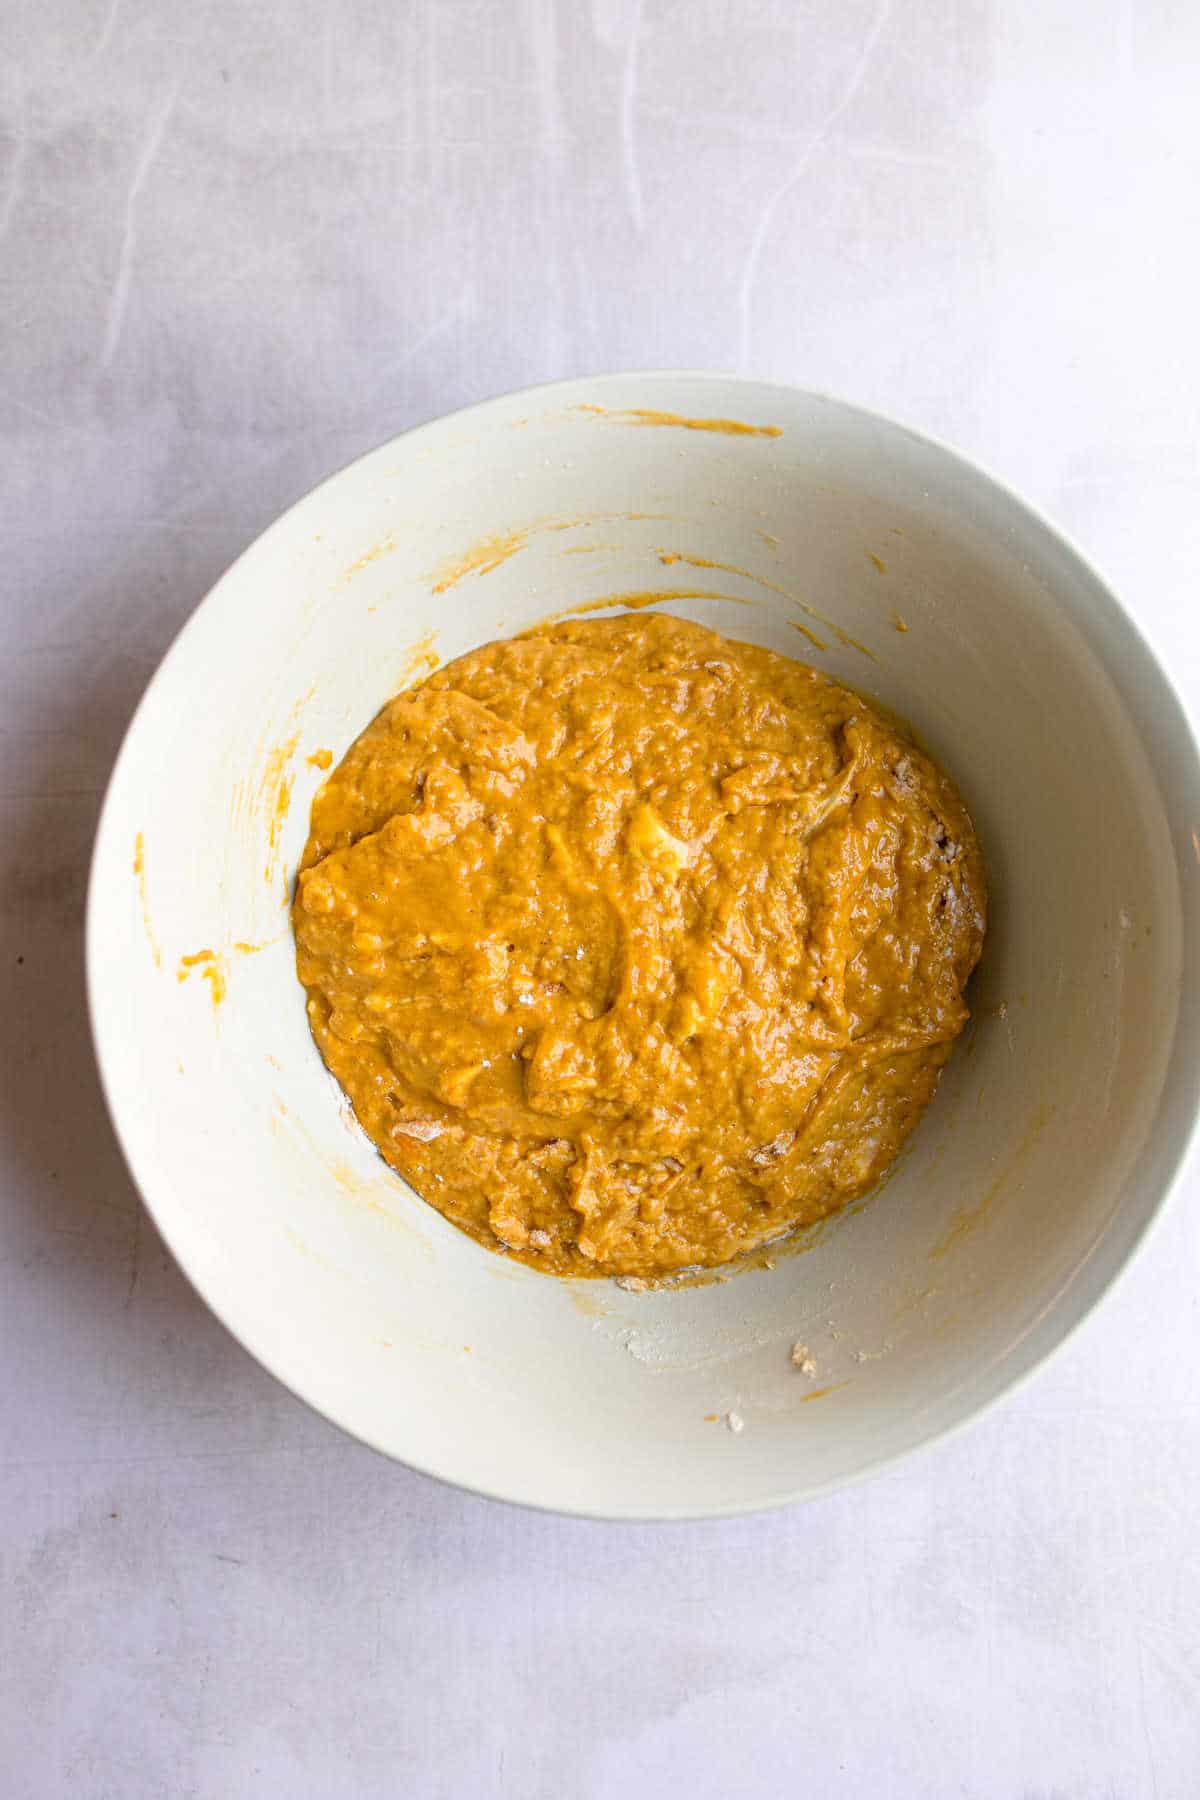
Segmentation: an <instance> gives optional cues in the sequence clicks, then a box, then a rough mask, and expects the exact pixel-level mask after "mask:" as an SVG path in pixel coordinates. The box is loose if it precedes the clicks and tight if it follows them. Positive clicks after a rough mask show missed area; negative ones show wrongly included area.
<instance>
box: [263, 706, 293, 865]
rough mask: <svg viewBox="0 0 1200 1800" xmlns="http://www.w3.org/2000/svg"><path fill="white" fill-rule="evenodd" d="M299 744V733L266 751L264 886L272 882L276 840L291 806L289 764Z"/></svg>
mask: <svg viewBox="0 0 1200 1800" xmlns="http://www.w3.org/2000/svg"><path fill="white" fill-rule="evenodd" d="M299 742H300V734H299V732H293V734H292V736H291V737H289V738H285V739H284V740H283V742H282V743H281V744H276V745H275V746H274V747H273V748H272V749H270V750H268V751H267V760H266V768H265V772H264V775H263V799H264V801H265V803H266V806H267V860H266V862H265V864H264V865H263V880H264V881H266V882H271V881H274V879H275V871H276V868H277V866H278V863H279V846H280V840H281V839H282V837H283V828H284V826H285V824H286V823H287V816H288V809H289V807H290V806H291V804H292V789H293V787H294V786H295V783H296V777H295V776H294V775H293V774H292V772H291V770H290V768H289V764H290V763H291V760H292V757H293V756H294V755H295V753H296V745H297V744H298V743H299Z"/></svg>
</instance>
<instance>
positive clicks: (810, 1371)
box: [792, 1343, 817, 1375]
mask: <svg viewBox="0 0 1200 1800" xmlns="http://www.w3.org/2000/svg"><path fill="white" fill-rule="evenodd" d="M792 1367H793V1368H794V1369H799V1371H800V1373H801V1374H802V1375H815V1374H816V1372H817V1365H816V1362H815V1361H814V1359H813V1356H812V1352H811V1351H810V1350H809V1347H808V1345H807V1344H799V1343H796V1344H793V1345H792Z"/></svg>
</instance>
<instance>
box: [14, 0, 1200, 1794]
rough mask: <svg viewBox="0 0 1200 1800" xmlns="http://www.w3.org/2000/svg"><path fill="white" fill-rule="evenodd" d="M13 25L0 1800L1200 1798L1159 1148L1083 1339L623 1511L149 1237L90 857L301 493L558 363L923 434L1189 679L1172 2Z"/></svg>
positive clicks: (1181, 1233)
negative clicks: (683, 383) (253, 1356)
mask: <svg viewBox="0 0 1200 1800" xmlns="http://www.w3.org/2000/svg"><path fill="white" fill-rule="evenodd" d="M4 14H5V17H4V32H3V35H4V40H5V43H4V48H3V52H2V53H0V513H2V517H0V538H2V542H0V551H2V556H0V571H2V573H0V583H2V587H0V593H2V596H3V598H2V602H0V612H2V628H3V634H4V635H3V645H2V647H0V683H2V692H0V744H2V747H3V752H4V759H3V774H2V775H0V809H2V810H0V831H2V833H3V837H2V842H3V846H4V851H3V863H4V868H3V884H2V888H0V922H2V926H3V934H4V946H3V964H2V966H3V970H4V975H5V987H4V1003H3V1005H2V1006H0V1020H2V1027H0V1029H2V1033H3V1042H2V1043H0V1058H2V1061H3V1067H4V1078H3V1083H2V1085H0V1109H2V1115H0V1368H2V1369H3V1380H2V1384H0V1770H3V1775H2V1776H0V1787H2V1790H3V1793H4V1796H5V1800H8V1797H9V1796H12V1797H13V1800H18V1797H25V1796H30V1797H33V1800H43V1796H46V1797H49V1796H58V1795H60V1794H63V1795H65V1794H70V1795H72V1796H85V1797H88V1800H90V1797H92V1796H96V1797H105V1800H107V1797H108V1796H112V1797H113V1800H142V1797H143V1796H146V1797H150V1796H155V1797H157V1796H164V1797H170V1800H175V1797H176V1796H201V1797H203V1800H210V1797H211V1800H241V1797H242V1796H259V1795H262V1796H269V1797H270V1800H292V1797H293V1796H295V1797H297V1800H307V1797H309V1796H311V1797H312V1800H340V1797H341V1796H346V1797H347V1800H351V1797H352V1800H376V1797H379V1800H391V1797H392V1796H401V1797H404V1800H407V1796H410V1795H411V1796H414V1797H415V1800H416V1797H419V1800H459V1797H460V1796H462V1797H469V1800H476V1797H484V1796H490V1795H499V1796H508V1795H512V1796H516V1797H519V1800H575V1797H580V1800H609V1797H610V1796H613V1797H615V1796H621V1797H622V1800H640V1796H642V1795H646V1796H654V1797H655V1800H660V1797H661V1800H673V1797H674V1796H683V1797H686V1800H710V1797H711V1800H726V1797H727V1796H730V1797H732V1796H738V1797H741V1796H747V1797H753V1800H760V1797H762V1800H774V1797H775V1796H778V1795H783V1794H785V1793H786V1794H788V1795H797V1796H801V1797H805V1800H806V1797H807V1796H810V1795H811V1796H814V1797H818V1800H827V1797H828V1800H842V1797H846V1800H893V1797H895V1800H910V1797H912V1800H918V1797H924V1796H942V1795H955V1796H968V1797H971V1800H975V1797H980V1800H1010V1797H1018V1796H1021V1797H1026V1796H1027V1797H1029V1800H1035V1797H1036V1800H1092V1797H1093V1796H1113V1797H1114V1800H1129V1797H1132V1796H1142V1795H1147V1796H1150V1795H1153V1796H1158V1797H1159V1800H1171V1797H1174V1796H1179V1797H1180V1800H1192V1797H1193V1796H1194V1795H1195V1794H1196V1792H1197V1789H1198V1784H1200V1691H1198V1690H1200V1626H1198V1620H1200V1549H1198V1542H1197V1532H1196V1522H1195V1521H1196V1499H1195V1496H1196V1493H1197V1489H1198V1486H1200V1406H1198V1400H1197V1394H1198V1389H1197V1374H1196V1370H1197V1364H1198V1361H1200V1301H1198V1298H1197V1296H1198V1294H1200V1281H1198V1277H1200V1267H1198V1264H1200V1255H1198V1249H1200V1245H1198V1234H1197V1222H1196V1221H1197V1208H1196V1199H1197V1188H1198V1185H1200V1173H1198V1174H1195V1175H1193V1177H1192V1179H1191V1181H1190V1182H1188V1183H1185V1185H1184V1188H1183V1190H1182V1192H1181V1193H1180V1195H1179V1196H1178V1197H1177V1199H1176V1202H1175V1204H1174V1206H1173V1208H1172V1209H1171V1211H1170V1213H1169V1215H1168V1217H1167V1218H1166V1220H1165V1221H1164V1222H1163V1224H1162V1225H1161V1226H1160V1227H1159V1229H1158V1231H1157V1233H1156V1235H1155V1236H1154V1238H1153V1239H1152V1241H1151V1243H1150V1245H1149V1247H1148V1249H1147V1250H1146V1251H1145V1253H1144V1255H1143V1256H1142V1258H1141V1259H1140V1261H1139V1263H1138V1264H1137V1266H1136V1267H1135V1269H1134V1270H1133V1271H1132V1273H1131V1274H1130V1275H1129V1276H1128V1278H1127V1279H1126V1281H1125V1282H1124V1284H1123V1286H1122V1287H1121V1289H1120V1291H1119V1292H1118V1294H1117V1296H1116V1297H1115V1298H1114V1299H1113V1300H1112V1301H1111V1302H1110V1303H1109V1304H1108V1305H1107V1306H1106V1307H1105V1308H1104V1309H1103V1310H1102V1312H1101V1314H1100V1316H1099V1317H1098V1318H1097V1319H1095V1320H1094V1321H1093V1322H1092V1323H1091V1324H1090V1325H1089V1326H1088V1327H1086V1328H1085V1330H1084V1331H1083V1332H1082V1334H1081V1335H1080V1336H1079V1337H1078V1338H1077V1339H1076V1340H1075V1341H1074V1343H1073V1344H1072V1345H1071V1346H1070V1347H1069V1348H1068V1350H1067V1351H1066V1352H1065V1353H1064V1354H1063V1355H1062V1356H1061V1357H1060V1358H1059V1359H1058V1361H1057V1362H1056V1363H1055V1364H1054V1365H1053V1366H1052V1367H1051V1368H1050V1369H1049V1370H1048V1371H1046V1372H1045V1373H1043V1374H1042V1375H1041V1376H1040V1377H1039V1378H1038V1380H1037V1381H1036V1382H1035V1383H1034V1384H1033V1385H1032V1386H1031V1387H1029V1388H1028V1389H1027V1390H1026V1391H1024V1392H1023V1393H1021V1394H1020V1395H1019V1396H1018V1397H1017V1398H1015V1399H1013V1400H1011V1401H1010V1402H1009V1403H1008V1404H1006V1405H1005V1406H1004V1407H1002V1408H1001V1409H1000V1410H999V1411H998V1412H996V1413H994V1414H993V1415H992V1416H991V1417H989V1418H988V1419H987V1420H985V1421H984V1422H983V1423H982V1424H981V1425H979V1426H977V1427H976V1428H975V1429H974V1430H973V1431H971V1432H970V1433H969V1434H968V1435H966V1436H964V1437H961V1438H959V1439H958V1440H956V1441H955V1442H953V1443H951V1444H949V1445H948V1446H943V1447H941V1448H939V1449H937V1450H935V1451H932V1452H930V1453H928V1454H926V1455H925V1456H923V1457H922V1458H920V1459H918V1460H916V1461H915V1462H912V1463H911V1464H909V1465H907V1466H905V1467H902V1468H901V1469H899V1470H897V1471H895V1472H894V1473H892V1474H890V1475H888V1476H887V1477H885V1478H883V1479H881V1480H878V1481H876V1482H875V1483H873V1484H872V1485H870V1486H868V1487H865V1488H862V1489H859V1490H857V1491H854V1492H851V1493H847V1494H845V1495H842V1496H839V1497H837V1498H834V1499H832V1500H827V1501H824V1502H821V1503H820V1504H817V1505H814V1506H810V1507H807V1508H803V1509H799V1510H796V1511H793V1512H791V1513H785V1514H781V1515H777V1516H774V1517H769V1518H763V1519H757V1520H749V1521H745V1522H741V1523H737V1524H732V1525H724V1524H714V1525H704V1526H688V1527H670V1528H663V1527H636V1528H627V1527H620V1528H618V1527H608V1526H598V1525H588V1524H581V1523H573V1522H564V1521H558V1520H554V1519H548V1518H542V1517H534V1516H527V1515H524V1514H521V1513H518V1512H514V1511H510V1510H506V1509H503V1508H500V1507H497V1506H494V1505H490V1504H487V1503H485V1502H483V1501H479V1500H475V1499H471V1498H467V1497H465V1496H462V1495H459V1494H457V1493H454V1492H451V1491H448V1490H445V1489H442V1488H440V1487H437V1486H435V1485H433V1484H431V1483H429V1482H426V1481H424V1480H421V1479H419V1478H417V1477H416V1476H412V1475H410V1474H408V1473H407V1472H406V1471H404V1470H403V1469H399V1468H395V1467H392V1466H390V1465H388V1464H385V1463H384V1462H382V1461H381V1460H379V1459H378V1458H376V1457H375V1456H373V1455H372V1454H371V1453H370V1452H368V1451H366V1450H364V1449H361V1448H359V1447H358V1446H357V1445H355V1444H352V1443H350V1442H348V1441H347V1440H345V1439H343V1438H342V1437H341V1436H340V1435H339V1434H338V1433H337V1432H335V1431H334V1430H333V1429H332V1428H330V1427H328V1426H326V1425H324V1424H323V1423H322V1422H321V1421H320V1420H318V1419H317V1418H315V1417H313V1416H311V1415H309V1414H308V1413H307V1412H306V1411H305V1410H304V1409H303V1408H302V1407H301V1406H300V1405H299V1404H298V1403H297V1402H295V1401H294V1400H292V1399H291V1398H290V1397H289V1396H288V1395H287V1394H285V1393H284V1392H282V1391H281V1390H280V1389H279V1388H277V1387H276V1385H275V1384H274V1383H273V1382H272V1381H271V1380H270V1378H269V1377H268V1376H266V1375H265V1374H263V1373H262V1372H261V1371H260V1370H259V1369H258V1368H257V1367H256V1365H254V1364H253V1363H252V1362H251V1361H250V1360H249V1358H248V1357H247V1356H246V1355H245V1354H244V1353H243V1352H242V1351H241V1350H240V1349H239V1348H238V1347H237V1345H236V1344H234V1343H233V1342H232V1341H231V1340H230V1339H229V1338H228V1337H227V1336H226V1335H225V1333H224V1332H223V1331H222V1329H221V1328H220V1327H219V1326H218V1325H217V1324H216V1323H215V1322H214V1321H213V1320H212V1319H211V1318H209V1316H208V1315H207V1313H206V1312H205V1311H204V1310H203V1308H202V1307H201V1306H200V1304H199V1302H198V1301H196V1300H195V1299H194V1298H193V1296H192V1294H191V1292H190V1290H189V1289H188V1288H187V1287H186V1286H185V1284H184V1282H183V1281H182V1278H181V1277H180V1276H179V1275H178V1274H177V1273H176V1271H175V1269H174V1267H173V1265H172V1264H171V1263H170V1261H169V1259H168V1258H167V1256H166V1254H165V1252H164V1251H163V1250H162V1248H161V1246H160V1245H159V1243H158V1242H157V1240H156V1238H155V1236H154V1233H153V1230H152V1228H151V1227H150V1225H149V1223H148V1222H147V1221H146V1220H145V1219H144V1218H143V1217H142V1215H141V1213H140V1211H139V1209H138V1206H137V1202H136V1200H135V1198H134V1195H133V1193H132V1191H131V1189H130V1185H129V1182H128V1179H127V1177H126V1175H125V1173H124V1170H123V1168H122V1165H121V1163H120V1160H119V1157H118V1155H117V1152H116V1149H115V1147H114V1144H113V1141H112V1138H111V1134H110V1132H109V1129H108V1126H107V1123H106V1120H105V1117H104V1113H103V1109H102V1105H101V1102H100V1098H99V1093H98V1089H97V1085H96V1080H95V1076H94V1073H93V1068H92V1062H91V1054H90V1049H89V1046H88V1041H87V1036H86V1027H85V1023H84V1018H83V1003H82V990H81V944H80V922H81V913H82V900H83V885H84V874H85V868H86V857H87V852H88V848H89V845H90V840H91V834H92V831H93V828H94V823H95V818H96V814H97V810H98V806H99V800H100V795H101V792H102V788H103V784H104V779H105V775H106V772H107V769H108V766H109V764H110V762H111V759H112V756H113V754H114V752H115V749H116V745H117V742H118V740H119V737H120V734H121V731H122V729H123V726H124V724H125V722H126V721H127V719H128V717H129V715H130V713H131V711H132V709H133V707H134V705H135V703H136V700H137V698H138V695H139V692H140V690H141V688H142V686H143V684H144V683H145V681H146V679H147V678H148V676H149V674H150V672H151V670H152V669H153V667H154V665H155V663H156V661H157V659H158V657H159V656H160V654H161V652H162V650H163V649H164V648H165V646H166V644H167V643H168V642H169V640H170V638H171V637H172V635H173V634H174V632H175V630H176V629H177V627H178V626H179V624H180V623H181V621H182V620H183V619H184V618H185V617H186V616H187V614H188V613H189V611H190V610H191V609H192V608H193V607H194V606H195V605H196V603H197V602H198V600H200V598H201V597H202V596H203V594H204V592H205V591H206V589H207V588H208V587H209V585H210V584H211V583H212V581H213V580H214V579H215V578H216V576H217V575H218V574H219V573H220V572H221V570H222V569H223V568H224V566H225V565H226V564H227V563H228V562H229V561H230V560H231V559H232V557H233V556H234V555H235V554H236V553H237V552H238V551H239V550H240V549H241V548H242V547H243V546H244V545H245V544H246V543H247V542H248V541H249V540H250V539H251V538H252V537H253V536H254V535H255V534H256V533H257V532H258V531H259V530H260V529H261V528H262V527H263V526H264V525H266V524H267V523H268V522H269V520H270V519H271V518H272V517H273V516H274V514H275V513H276V512H277V511H278V510H279V509H280V508H281V507H282V506H283V505H284V504H285V503H287V502H288V501H290V500H291V499H293V498H295V497H296V496H297V495H298V494H300V493H301V492H302V491H303V490H304V489H305V488H307V487H308V486H309V485H310V484H311V483H312V482H313V481H314V480H316V479H317V478H318V477H319V476H321V475H322V474H324V473H326V472H327V471H328V470H330V469H331V468H333V467H335V466H337V465H338V464H339V463H341V462H343V461H345V460H346V459H347V458H348V457H350V456H351V455H353V454H354V453H356V452H357V451H359V450H361V449H363V448H365V447H367V446H369V445H371V444H373V443H375V442H378V441H379V440H381V439H382V438H385V437H387V436H389V435H391V434H392V433H394V432H396V431H398V430H400V429H402V428H403V427H404V426H406V425H408V424H411V423H414V422H416V421H417V420H420V419H423V418H426V417H429V416H431V415H433V414H436V413H439V412H442V411H445V410H447V409H448V408H451V407H454V406H458V405H462V404H464V403H468V402H470V401H472V400H475V399H478V398H481V397H483V396H485V395H487V394H491V393H495V392H498V391H501V390H503V389H506V388H509V387H514V386H518V385H520V384H522V383H526V382H531V381H537V380H543V379H549V378H551V377H554V376H557V375H566V374H572V373H580V372H586V371H592V370H599V369H606V368H614V367H621V366H626V367H650V366H681V365H685V366H686V365H691V366H709V367H713V368H719V369H740V370H744V371H746V372H748V373H753V374H757V375H764V376H770V377H775V378H779V379H784V380H791V381H797V382H801V383H806V384H810V385H813V386H817V387H821V388H825V389H829V390H833V391H835V392H838V393H841V394H843V395H845V396H846V397H847V398H850V399H853V400H857V401H860V402H863V403H865V404H867V405H870V406H876V407H879V408H881V409H883V410H884V411H888V412H891V413H895V414H897V415H899V416H900V417H902V418H904V419H907V420H909V421H910V422H912V423H913V424H915V425H917V426H919V427H922V428H923V429H925V430H928V431H932V432H934V433H936V434H939V435H942V436H944V437H947V438H949V439H950V440H951V441H953V442H954V443H955V444H956V445H958V446H959V447H960V448H962V449H963V450H965V451H966V452H967V453H968V454H970V455H973V456H976V457H977V458H979V459H980V460H982V461H983V462H984V463H985V464H987V465H989V466H990V467H991V468H992V469H993V470H994V471H995V472H996V473H998V474H999V475H1001V476H1002V477H1003V478H1005V479H1007V480H1008V481H1010V482H1011V483H1012V484H1013V485H1015V486H1016V487H1017V488H1018V489H1020V490H1021V491H1022V492H1024V493H1025V494H1027V495H1028V496H1029V497H1030V498H1031V499H1032V500H1033V501H1035V502H1036V503H1038V504H1040V505H1041V506H1043V507H1044V508H1046V509H1047V510H1048V511H1049V512H1050V513H1051V514H1052V516H1054V517H1055V518H1056V519H1057V520H1058V521H1059V522H1060V523H1062V524H1063V525H1064V526H1065V527H1066V528H1067V529H1068V530H1069V531H1070V532H1072V533H1073V534H1074V535H1075V536H1076V537H1077V538H1078V539H1079V540H1080V542H1081V543H1082V545H1083V546H1084V548H1085V549H1086V550H1087V551H1088V552H1089V553H1090V554H1091V555H1092V556H1093V557H1094V559H1095V560H1096V561H1097V562H1098V564H1099V565H1100V567H1101V568H1102V569H1103V570H1104V571H1105V572H1106V573H1107V574H1108V575H1109V577H1110V578H1111V579H1112V581H1113V582H1114V584H1115V586H1116V587H1117V589H1118V591H1119V592H1120V593H1122V594H1123V596H1124V597H1125V599H1126V601H1127V603H1128V604H1129V606H1130V607H1131V608H1132V610H1133V611H1134V613H1135V614H1136V616H1137V617H1138V619H1139V620H1140V622H1141V623H1142V625H1143V627H1144V629H1145V630H1146V632H1147V633H1148V635H1149V637H1150V638H1151V641H1152V642H1153V643H1154V644H1155V645H1156V647H1157V649H1158V651H1159V653H1160V654H1161V656H1162V657H1163V658H1164V660H1165V662H1166V664H1167V666H1168V668H1169V669H1170V670H1171V671H1172V673H1173V675H1174V677H1175V679H1176V681H1177V682H1178V683H1179V685H1180V687H1181V689H1182V691H1183V693H1184V695H1185V697H1186V698H1188V700H1189V701H1190V703H1191V704H1192V705H1193V706H1195V707H1197V710H1200V623H1197V620H1198V616H1200V615H1198V611H1197V608H1198V602H1197V593H1198V592H1200V504H1198V501H1200V491H1198V490H1200V437H1198V429H1200V416H1198V415H1200V358H1198V356H1197V349H1196V321H1197V318H1198V317H1200V294H1198V291H1197V289H1198V285H1200V284H1198V281H1197V273H1198V268H1200V260H1198V254H1200V253H1198V252H1197V249H1196V243H1197V223H1198V217H1197V215H1198V212H1200V206H1198V202H1197V194H1198V193H1200V126H1198V125H1197V122H1196V100H1195V96H1196V73H1195V71H1196V65H1197V58H1198V56H1200V12H1198V11H1197V9H1196V7H1195V5H1194V4H1192V0H1088V3H1087V4H1085V3H1084V0H991V3H988V0H895V3H893V4H891V5H889V4H888V3H887V0H836V3H835V0H824V3H822V0H803V3H796V0H675V3H674V4H668V3H667V0H593V4H591V5H588V4H585V3H583V0H557V3H556V0H524V3H522V4H515V3H514V4H505V3H504V0H492V3H489V0H432V3H426V4H419V3H417V0H290V3H289V0H259V3H258V4H256V5H254V6H248V5H244V4H242V3H241V0H188V3H187V4H184V0H8V4H7V5H6V6H5V8H4Z"/></svg>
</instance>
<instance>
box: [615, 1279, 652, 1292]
mask: <svg viewBox="0 0 1200 1800" xmlns="http://www.w3.org/2000/svg"><path fill="white" fill-rule="evenodd" d="M613 1285H614V1287H619V1288H624V1289H625V1292H626V1293H627V1294H644V1293H645V1291H646V1289H647V1288H648V1287H649V1286H650V1283H649V1282H648V1281H644V1280H643V1279H642V1277H641V1276H640V1275H618V1276H617V1278H616V1281H615V1282H614V1283H613Z"/></svg>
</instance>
